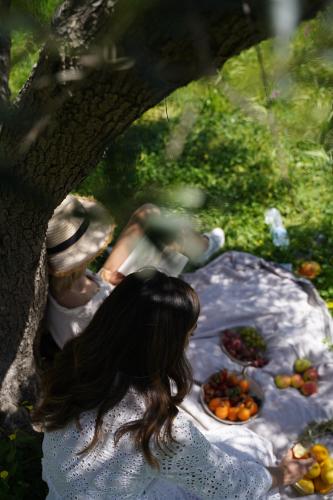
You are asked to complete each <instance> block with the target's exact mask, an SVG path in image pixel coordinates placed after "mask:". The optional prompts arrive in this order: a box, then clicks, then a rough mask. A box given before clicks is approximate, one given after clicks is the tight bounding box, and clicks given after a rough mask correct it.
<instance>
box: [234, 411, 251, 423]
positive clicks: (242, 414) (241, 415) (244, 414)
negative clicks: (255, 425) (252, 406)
mask: <svg viewBox="0 0 333 500" xmlns="http://www.w3.org/2000/svg"><path fill="white" fill-rule="evenodd" d="M250 417H251V412H250V410H249V409H248V408H241V409H240V410H239V412H238V414H237V418H238V420H241V421H242V422H245V420H249V418H250Z"/></svg>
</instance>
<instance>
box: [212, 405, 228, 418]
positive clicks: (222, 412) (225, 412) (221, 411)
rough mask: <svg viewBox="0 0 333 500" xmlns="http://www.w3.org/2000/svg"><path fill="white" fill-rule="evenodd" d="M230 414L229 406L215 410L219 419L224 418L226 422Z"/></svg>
mask: <svg viewBox="0 0 333 500" xmlns="http://www.w3.org/2000/svg"><path fill="white" fill-rule="evenodd" d="M228 414H229V408H228V407H227V406H218V407H217V408H216V410H215V415H216V416H217V417H218V418H222V419H223V420H225V419H226V418H227V417H228Z"/></svg>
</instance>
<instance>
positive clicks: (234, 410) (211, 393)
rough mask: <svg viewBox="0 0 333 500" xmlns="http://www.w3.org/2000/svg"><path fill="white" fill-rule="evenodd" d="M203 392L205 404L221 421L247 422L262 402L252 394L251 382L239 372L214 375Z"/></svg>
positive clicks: (221, 372) (223, 372) (225, 371)
mask: <svg viewBox="0 0 333 500" xmlns="http://www.w3.org/2000/svg"><path fill="white" fill-rule="evenodd" d="M202 390H203V400H204V403H205V404H206V405H207V406H208V408H209V409H210V411H211V412H213V413H214V415H215V416H216V417H217V418H219V419H221V420H231V421H233V422H235V421H237V420H238V421H240V422H245V421H246V420H249V419H250V418H251V417H252V416H253V415H255V414H256V413H258V411H259V408H260V400H259V399H258V398H257V397H256V394H255V393H252V391H251V384H250V381H249V380H248V379H247V378H246V377H245V376H244V375H242V374H240V373H238V372H232V371H230V372H228V370H226V369H222V370H220V371H219V372H217V373H213V374H212V375H211V376H210V378H209V379H208V382H207V383H205V384H203V386H202Z"/></svg>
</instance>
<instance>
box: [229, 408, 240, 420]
mask: <svg viewBox="0 0 333 500" xmlns="http://www.w3.org/2000/svg"><path fill="white" fill-rule="evenodd" d="M238 412H239V408H237V407H236V406H231V407H230V408H228V419H229V420H232V421H233V422H234V421H235V420H237V416H238Z"/></svg>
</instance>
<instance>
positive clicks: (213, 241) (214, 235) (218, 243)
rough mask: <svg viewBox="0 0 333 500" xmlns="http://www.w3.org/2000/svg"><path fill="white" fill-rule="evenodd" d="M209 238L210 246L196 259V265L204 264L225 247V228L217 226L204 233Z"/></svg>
mask: <svg viewBox="0 0 333 500" xmlns="http://www.w3.org/2000/svg"><path fill="white" fill-rule="evenodd" d="M203 235H204V236H206V238H208V247H207V249H206V250H205V251H204V253H202V254H201V255H200V256H199V257H198V258H196V259H195V261H194V263H195V264H196V265H200V266H203V265H204V264H206V262H207V261H208V260H209V259H210V258H211V257H212V256H213V255H214V254H215V253H216V252H218V251H219V250H220V248H222V247H223V245H224V243H225V235H224V231H223V229H221V228H220V227H215V228H214V229H212V230H211V231H210V232H209V233H204V234H203Z"/></svg>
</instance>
